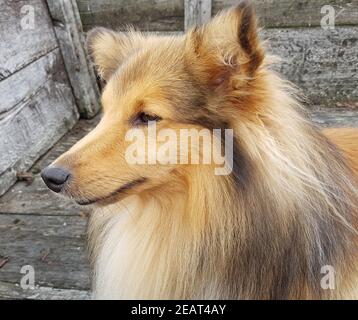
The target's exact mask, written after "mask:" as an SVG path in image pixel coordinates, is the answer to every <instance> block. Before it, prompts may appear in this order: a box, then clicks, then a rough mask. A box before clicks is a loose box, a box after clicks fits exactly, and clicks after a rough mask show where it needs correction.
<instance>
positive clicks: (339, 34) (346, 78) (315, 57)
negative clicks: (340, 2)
mask: <svg viewBox="0 0 358 320" xmlns="http://www.w3.org/2000/svg"><path fill="white" fill-rule="evenodd" d="M262 36H263V38H264V39H268V40H269V43H268V47H269V51H270V52H272V53H274V54H275V55H277V56H279V57H280V58H281V59H282V61H281V63H280V64H279V66H277V67H276V68H275V69H276V70H278V71H279V72H281V73H282V74H283V75H284V76H285V77H287V78H288V79H289V80H290V81H292V82H293V83H295V84H296V85H297V86H298V87H300V88H302V92H303V93H304V94H305V95H306V96H307V97H308V98H309V99H310V102H311V103H312V104H316V105H329V104H334V102H337V101H340V102H352V101H358V54H357V53H358V27H340V28H336V29H335V30H323V29H321V28H302V29H292V28H286V29H270V30H263V32H262Z"/></svg>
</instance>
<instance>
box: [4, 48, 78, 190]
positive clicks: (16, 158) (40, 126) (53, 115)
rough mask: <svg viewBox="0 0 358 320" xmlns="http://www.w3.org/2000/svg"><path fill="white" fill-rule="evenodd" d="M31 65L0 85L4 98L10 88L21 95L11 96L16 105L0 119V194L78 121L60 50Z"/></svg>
mask: <svg viewBox="0 0 358 320" xmlns="http://www.w3.org/2000/svg"><path fill="white" fill-rule="evenodd" d="M34 64H35V66H31V65H30V66H28V67H27V68H23V69H21V70H19V71H18V72H17V73H16V74H14V75H13V76H11V77H8V78H6V79H5V80H3V81H1V83H0V84H1V87H0V96H1V97H4V99H5V97H7V96H6V92H8V91H9V89H11V88H13V89H14V91H16V90H19V91H21V93H22V95H21V94H17V93H14V98H13V102H17V103H16V104H15V105H14V106H13V107H12V108H10V110H7V109H9V106H10V105H7V107H6V108H5V109H4V110H7V111H5V112H3V113H2V118H1V119H0V136H1V139H0V150H1V155H0V178H1V180H0V195H1V194H3V193H4V192H5V191H6V190H7V189H8V188H9V187H10V186H11V184H12V183H14V182H15V181H16V171H19V170H21V171H23V170H27V169H29V168H30V167H31V166H32V165H33V163H34V162H35V161H36V160H37V159H38V158H39V157H40V156H41V155H43V154H44V153H45V152H46V151H47V150H48V149H49V148H50V147H51V146H52V145H53V144H54V143H55V142H56V141H57V140H58V139H59V138H60V137H61V136H63V135H64V134H65V133H66V132H67V131H68V130H69V129H70V128H72V127H73V125H74V124H75V122H76V121H77V118H78V113H77V110H76V106H75V101H74V99H73V95H72V90H71V87H70V85H69V83H68V79H67V75H66V73H65V71H64V66H63V61H62V57H61V53H60V51H59V50H58V49H55V50H53V51H52V52H50V53H49V54H47V55H45V56H43V57H41V58H40V59H39V60H37V61H36V62H34ZM33 68H34V69H35V70H36V71H35V72H34V69H33ZM13 81H14V83H15V84H16V83H19V82H22V84H23V88H21V89H20V88H16V87H14V83H13ZM34 88H36V90H35V91H32V90H33V89H34ZM2 175H3V176H4V179H3V177H2Z"/></svg>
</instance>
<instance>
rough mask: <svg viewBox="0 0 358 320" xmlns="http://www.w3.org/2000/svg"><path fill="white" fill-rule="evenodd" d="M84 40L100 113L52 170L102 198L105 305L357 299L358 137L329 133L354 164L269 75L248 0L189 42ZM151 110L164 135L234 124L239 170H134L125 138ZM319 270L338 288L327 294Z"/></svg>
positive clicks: (101, 36) (76, 190) (98, 227)
mask: <svg viewBox="0 0 358 320" xmlns="http://www.w3.org/2000/svg"><path fill="white" fill-rule="evenodd" d="M88 45H89V47H90V51H91V54H92V56H93V59H94V62H95V64H96V65H97V68H98V70H99V72H100V73H101V75H102V77H103V79H104V80H105V81H106V82H107V84H106V86H105V88H104V92H103V96H102V104H103V109H104V115H103V118H102V120H101V122H100V124H99V125H98V127H97V128H95V129H94V130H93V131H92V132H91V133H90V134H89V135H88V136H87V137H85V138H84V139H83V140H81V141H80V142H78V143H77V144H76V145H75V146H74V147H73V148H72V149H71V150H70V151H68V152H67V153H65V154H64V155H62V156H61V157H60V158H59V159H57V160H56V161H55V163H54V164H53V165H55V166H62V167H65V168H67V169H68V170H70V171H71V174H72V180H71V181H70V183H69V184H68V185H67V186H66V188H65V190H64V191H63V193H64V194H65V195H67V196H70V197H72V198H74V199H75V200H76V201H77V202H79V203H86V202H87V201H92V202H94V201H95V209H94V212H93V214H92V216H91V221H90V226H89V241H90V248H91V260H92V263H93V269H94V284H93V285H94V287H93V289H94V293H95V297H96V298H100V299H101V298H110V299H121V298H129V299H134V298H136V299H142V298H149V299H152V298H161V299H172V298H173V299H184V298H192V299H203V298H208V299H223V298H230V299H327V298H333V299H335V298H352V297H353V298H357V297H358V295H357V294H358V292H357V289H356V288H357V285H358V282H357V279H358V278H357V275H358V269H357V268H358V265H357V264H358V259H357V250H356V249H357V247H356V246H357V232H356V230H355V228H356V226H357V216H358V213H357V208H358V199H357V190H358V187H357V183H356V180H355V178H354V176H353V171H355V172H356V173H357V163H358V161H357V145H358V140H357V139H356V137H357V130H356V129H346V130H341V129H337V130H334V131H332V130H326V131H325V132H324V133H325V134H326V135H327V136H328V137H329V138H330V139H331V140H332V141H333V142H334V143H336V144H337V145H338V146H339V148H341V149H342V151H343V152H344V154H345V157H346V158H347V164H349V165H350V167H351V168H349V167H348V165H347V164H346V162H345V159H344V157H343V156H342V155H341V151H339V150H338V149H337V148H336V147H335V146H334V145H333V144H332V143H330V142H329V141H328V139H326V138H325V137H324V136H323V135H322V134H321V133H320V132H319V130H317V129H316V128H315V127H314V126H313V125H312V124H311V123H309V122H308V121H307V120H306V118H305V117H304V116H303V115H302V113H303V111H302V108H301V106H300V104H299V103H298V102H297V100H296V98H295V92H294V90H293V89H292V88H291V86H290V84H289V83H287V82H285V81H284V80H282V79H281V78H280V77H279V76H278V75H277V74H275V73H274V72H273V71H271V68H270V60H271V58H270V57H267V56H265V53H264V48H263V46H262V44H261V42H260V41H259V39H258V35H257V27H256V19H255V15H254V12H253V9H252V7H251V6H250V5H249V4H248V3H247V2H246V1H244V2H241V3H240V4H239V5H238V6H237V7H236V8H235V9H231V10H229V11H225V12H223V13H222V14H220V15H219V16H217V17H215V18H214V19H213V20H212V22H210V23H209V24H207V25H205V26H203V27H200V28H194V29H192V30H190V31H189V32H188V34H187V35H184V36H173V37H160V36H154V35H153V36H144V35H141V34H140V33H138V32H134V31H130V32H129V34H128V35H124V34H119V33H115V32H113V31H108V30H106V29H96V30H95V31H93V32H91V33H90V35H89V40H88ZM142 111H145V112H149V113H152V114H157V115H159V116H160V117H161V118H162V119H163V120H161V121H160V122H158V124H157V126H158V130H160V129H164V128H171V129H174V130H177V131H178V130H179V129H181V128H197V129H202V128H209V129H214V128H222V129H223V128H232V129H233V130H234V135H235V150H234V156H235V162H234V172H233V173H232V174H231V175H230V176H215V175H214V173H213V165H190V164H188V165H159V164H157V165H155V166H153V165H149V164H148V165H129V164H128V163H127V162H126V161H125V159H124V151H125V149H126V148H127V147H128V142H126V141H125V139H124V137H125V134H126V132H127V131H128V130H129V129H130V128H131V127H132V123H131V119H133V116H135V115H136V114H138V113H139V112H142ZM143 143H144V142H143ZM352 170H353V171H352ZM141 179H142V180H141ZM143 179H144V180H143ZM133 181H140V182H138V183H136V184H131V183H133ZM128 184H129V185H128ZM123 185H127V186H128V187H127V188H125V190H124V191H123V190H122V189H120V188H121V187H122V186H123ZM129 186H130V187H129ZM118 190H121V191H120V192H119V191H118ZM324 265H332V266H333V267H334V268H335V271H336V289H335V290H323V289H322V288H321V286H320V280H321V278H322V276H323V275H322V274H321V273H320V269H321V267H323V266H324Z"/></svg>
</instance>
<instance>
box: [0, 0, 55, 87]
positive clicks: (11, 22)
mask: <svg viewBox="0 0 358 320" xmlns="http://www.w3.org/2000/svg"><path fill="white" fill-rule="evenodd" d="M25 5H29V6H32V7H33V10H34V11H33V12H34V18H35V20H34V22H35V25H34V28H33V29H23V27H22V25H21V20H22V19H23V18H24V16H25V15H26V13H22V12H21V8H22V7H23V6H25ZM0 12H1V15H0V39H1V41H0V81H1V80H2V79H5V78H7V77H9V76H10V75H11V74H13V73H14V72H16V71H18V70H20V69H21V68H23V67H24V66H26V65H28V64H30V63H31V62H33V61H35V60H36V59H38V58H40V57H42V56H43V55H45V54H47V53H48V52H50V51H52V50H53V49H54V48H56V47H57V46H58V44H57V41H56V37H55V34H54V32H53V28H52V22H51V19H50V17H49V15H48V11H47V8H46V5H45V3H44V2H43V1H42V0H16V1H1V2H0Z"/></svg>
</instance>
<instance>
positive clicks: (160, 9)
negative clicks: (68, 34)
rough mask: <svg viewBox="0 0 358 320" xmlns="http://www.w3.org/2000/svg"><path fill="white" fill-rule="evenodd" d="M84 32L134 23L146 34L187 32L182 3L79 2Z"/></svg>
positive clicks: (137, 0)
mask: <svg viewBox="0 0 358 320" xmlns="http://www.w3.org/2000/svg"><path fill="white" fill-rule="evenodd" d="M77 4H78V8H79V12H80V15H81V19H82V24H83V28H84V30H85V31H88V30H90V29H92V28H93V27H95V26H102V27H112V26H117V27H119V28H121V29H122V30H123V27H124V26H125V25H128V24H131V25H134V26H135V27H137V28H139V29H141V30H144V31H178V30H183V29H184V2H183V1H182V0H172V1H167V0H149V1H148V0H134V1H132V0H100V1H98V0H77Z"/></svg>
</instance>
